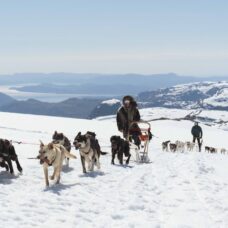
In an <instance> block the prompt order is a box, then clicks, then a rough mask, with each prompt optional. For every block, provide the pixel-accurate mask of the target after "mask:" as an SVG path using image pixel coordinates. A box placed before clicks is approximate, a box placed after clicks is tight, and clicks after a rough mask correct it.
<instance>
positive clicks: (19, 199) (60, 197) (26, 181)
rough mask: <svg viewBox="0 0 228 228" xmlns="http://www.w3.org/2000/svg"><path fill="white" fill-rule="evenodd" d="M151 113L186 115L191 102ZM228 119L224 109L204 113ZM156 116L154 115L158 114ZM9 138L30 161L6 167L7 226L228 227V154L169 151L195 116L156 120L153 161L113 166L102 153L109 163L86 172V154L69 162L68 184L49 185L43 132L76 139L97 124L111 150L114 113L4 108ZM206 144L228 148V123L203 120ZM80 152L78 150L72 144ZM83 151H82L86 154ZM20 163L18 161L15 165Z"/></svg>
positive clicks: (1, 181)
mask: <svg viewBox="0 0 228 228" xmlns="http://www.w3.org/2000/svg"><path fill="white" fill-rule="evenodd" d="M142 113H143V118H145V119H153V118H159V117H160V116H164V113H166V115H167V116H169V117H172V118H178V117H182V116H184V115H185V114H186V113H187V114H188V113H189V112H187V111H184V110H170V112H167V110H165V109H145V110H143V111H142ZM200 115H205V116H206V115H207V116H209V115H210V116H211V117H212V116H214V118H216V119H219V118H220V117H221V118H223V119H224V120H228V118H227V114H226V113H225V112H224V113H223V114H222V112H219V113H216V112H213V113H212V112H211V113H207V114H206V113H205V114H204V113H203V112H202V113H201V114H200ZM151 117H152V118H151ZM0 119H1V123H0V133H1V138H7V139H12V140H15V141H22V142H23V144H20V145H18V144H14V145H15V147H16V151H17V154H18V156H19V160H20V162H21V164H22V166H23V168H24V172H23V174H22V175H18V174H17V171H16V175H15V176H11V175H10V174H8V173H6V172H5V171H4V169H2V168H0V195H1V198H0V211H1V223H0V227H17V228H26V227H29V228H30V227H42V228H46V227H55V228H60V227H61V228H62V227H67V228H68V227H70V228H71V227H72V228H73V227H86V228H87V227H89V228H90V227H99V228H100V227H102V228H106V227H118V228H119V227H120V228H122V227H123V228H125V227H145V228H147V227H148V228H151V227H152V228H153V227H169V228H170V227H171V228H172V227H196V228H199V227H202V228H204V227H205V228H210V227H212V228H216V227H228V199H227V192H228V175H227V163H228V154H226V155H221V154H207V153H204V152H202V153H197V152H191V153H190V152H185V153H175V154H173V153H166V152H162V151H161V142H162V141H165V140H168V139H170V140H172V141H175V140H177V139H179V140H183V141H186V140H191V134H190V129H191V126H192V122H190V121H186V120H185V121H174V120H158V121H154V122H151V124H152V132H153V134H154V135H156V136H157V138H154V139H153V140H152V142H151V144H150V148H149V151H150V152H149V156H150V159H151V163H150V164H143V165H138V164H136V163H134V162H133V161H131V162H130V165H129V166H123V167H121V166H119V165H115V166H112V165H111V164H110V161H111V158H110V155H106V156H102V158H101V170H100V171H95V172H94V173H90V174H87V175H84V174H82V169H81V162H80V160H79V159H77V160H74V161H70V168H69V169H67V168H66V167H64V170H63V174H62V179H61V184H59V185H54V184H51V186H50V187H49V188H45V187H44V175H43V170H42V167H41V166H40V164H39V162H38V161H37V160H29V159H27V158H29V157H35V156H36V155H37V154H38V149H39V145H38V143H39V139H41V140H43V141H44V142H46V143H47V142H50V140H51V136H52V133H53V132H54V130H58V131H60V132H61V131H62V132H64V133H65V134H66V136H68V137H69V138H70V139H71V140H73V138H74V136H75V135H76V133H77V132H78V131H82V132H86V131H87V130H91V131H95V132H96V133H97V136H98V139H99V140H100V142H101V145H102V149H103V151H107V152H110V147H109V146H110V143H109V138H110V136H112V135H114V134H118V132H117V129H116V123H115V121H114V119H113V118H112V117H107V118H103V119H102V118H100V119H98V120H81V119H70V118H57V117H46V116H33V115H21V114H10V113H0ZM202 127H203V130H204V143H205V145H209V146H214V147H217V148H223V147H224V148H227V149H228V141H227V138H228V131H224V130H222V129H221V128H219V126H218V125H214V126H213V127H210V126H207V125H202ZM72 153H74V154H76V155H78V151H75V150H74V149H72ZM78 157H79V156H78ZM14 167H15V166H14Z"/></svg>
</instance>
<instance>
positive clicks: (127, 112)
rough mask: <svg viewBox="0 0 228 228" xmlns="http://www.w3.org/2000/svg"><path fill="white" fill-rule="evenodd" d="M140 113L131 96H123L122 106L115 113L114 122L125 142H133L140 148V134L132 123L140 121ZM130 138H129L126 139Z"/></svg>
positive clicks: (138, 129) (136, 126)
mask: <svg viewBox="0 0 228 228" xmlns="http://www.w3.org/2000/svg"><path fill="white" fill-rule="evenodd" d="M140 118H141V117H140V113H139V110H138V108H137V103H136V101H135V100H134V98H133V97H132V96H125V97H124V98H123V105H122V107H120V109H119V110H118V112H117V116H116V122H117V127H118V130H119V131H120V132H122V133H123V137H124V138H125V139H127V140H130V141H131V140H132V139H133V141H134V143H135V145H136V146H138V147H139V146H140V143H141V142H140V139H139V136H140V134H141V131H140V128H139V126H138V125H137V124H136V123H135V124H132V123H133V122H138V121H140ZM128 136H130V138H128Z"/></svg>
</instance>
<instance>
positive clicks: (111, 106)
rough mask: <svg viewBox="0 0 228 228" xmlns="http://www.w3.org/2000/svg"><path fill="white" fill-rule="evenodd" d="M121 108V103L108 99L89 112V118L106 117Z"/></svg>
mask: <svg viewBox="0 0 228 228" xmlns="http://www.w3.org/2000/svg"><path fill="white" fill-rule="evenodd" d="M120 106H121V101H120V100H118V99H110V100H105V101H102V102H101V103H100V104H99V105H97V106H96V107H95V109H94V110H93V111H92V112H91V114H90V118H91V119H93V118H96V117H98V116H108V115H112V114H115V113H116V111H117V110H118V109H119V107H120Z"/></svg>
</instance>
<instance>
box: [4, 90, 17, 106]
mask: <svg viewBox="0 0 228 228" xmlns="http://www.w3.org/2000/svg"><path fill="white" fill-rule="evenodd" d="M14 101H15V100H14V99H13V98H12V97H10V96H8V95H6V94H4V93H0V106H3V105H6V104H10V103H12V102H14Z"/></svg>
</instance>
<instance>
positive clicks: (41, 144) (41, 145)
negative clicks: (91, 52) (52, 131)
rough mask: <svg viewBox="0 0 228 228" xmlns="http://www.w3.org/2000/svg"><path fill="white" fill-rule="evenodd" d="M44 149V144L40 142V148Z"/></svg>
mask: <svg viewBox="0 0 228 228" xmlns="http://www.w3.org/2000/svg"><path fill="white" fill-rule="evenodd" d="M43 147H44V143H43V142H42V141H41V140H40V148H43Z"/></svg>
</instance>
